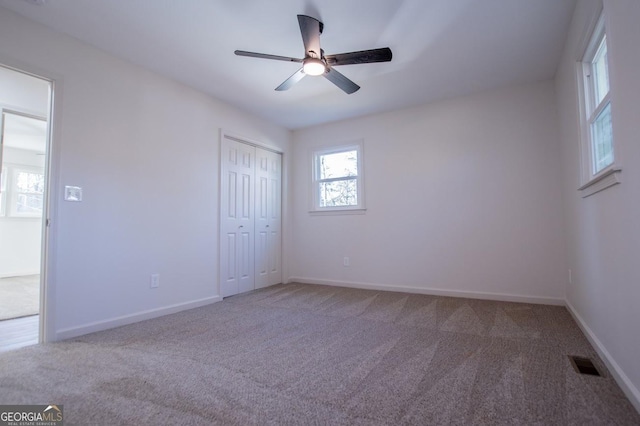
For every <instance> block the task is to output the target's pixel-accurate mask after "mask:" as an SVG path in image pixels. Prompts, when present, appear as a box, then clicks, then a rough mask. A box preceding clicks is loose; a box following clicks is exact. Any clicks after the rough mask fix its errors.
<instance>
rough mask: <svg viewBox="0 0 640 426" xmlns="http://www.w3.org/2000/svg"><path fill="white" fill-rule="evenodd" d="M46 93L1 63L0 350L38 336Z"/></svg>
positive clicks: (44, 84) (40, 83) (47, 86)
mask: <svg viewBox="0 0 640 426" xmlns="http://www.w3.org/2000/svg"><path fill="white" fill-rule="evenodd" d="M50 95H51V82H50V81H47V80H43V79H41V78H38V77H34V76H32V75H29V74H26V73H22V72H19V71H15V70H13V69H9V68H6V67H3V66H0V164H1V165H2V168H1V171H0V177H1V180H0V351H3V350H9V349H15V348H18V347H22V346H26V345H30V344H35V343H38V341H39V340H40V338H39V336H40V318H39V317H40V314H41V313H42V312H41V306H43V303H42V301H41V297H42V296H41V294H42V293H43V292H42V289H43V287H44V280H43V274H42V264H43V262H42V258H43V241H44V239H43V233H44V229H45V219H44V218H45V214H44V212H45V200H46V193H45V192H46V188H47V180H48V179H47V164H48V155H49V153H48V151H49V149H48V145H49V143H48V140H49V138H48V129H49V125H48V122H49V117H50Z"/></svg>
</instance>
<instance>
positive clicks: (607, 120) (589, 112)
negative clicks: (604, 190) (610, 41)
mask: <svg viewBox="0 0 640 426" xmlns="http://www.w3.org/2000/svg"><path fill="white" fill-rule="evenodd" d="M581 71H582V89H583V90H582V92H583V93H582V97H583V99H582V105H583V113H582V114H583V117H582V119H581V122H582V127H583V129H582V133H583V151H584V156H585V158H583V163H584V167H583V168H584V169H585V172H586V171H588V173H585V176H583V180H585V181H590V180H592V179H594V178H596V177H597V176H598V175H599V174H601V173H602V172H604V171H606V170H607V169H608V168H610V167H611V166H612V165H613V164H614V159H615V157H614V141H613V127H612V123H611V96H610V93H609V58H608V54H607V35H606V33H605V27H604V19H603V16H600V19H599V20H598V23H597V25H596V27H595V29H594V31H593V33H592V35H591V38H590V40H589V44H588V45H587V48H586V50H585V54H584V57H583V58H582V62H581ZM587 155H588V158H587Z"/></svg>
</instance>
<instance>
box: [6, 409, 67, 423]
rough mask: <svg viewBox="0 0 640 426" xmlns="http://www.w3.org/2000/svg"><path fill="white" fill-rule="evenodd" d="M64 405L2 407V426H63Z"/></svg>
mask: <svg viewBox="0 0 640 426" xmlns="http://www.w3.org/2000/svg"><path fill="white" fill-rule="evenodd" d="M63 422H64V416H63V415H62V405H0V426H63Z"/></svg>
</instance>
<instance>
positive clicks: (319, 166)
mask: <svg viewBox="0 0 640 426" xmlns="http://www.w3.org/2000/svg"><path fill="white" fill-rule="evenodd" d="M362 151H363V150H362V143H358V144H354V145H350V146H341V147H334V148H330V149H324V150H321V151H316V152H314V153H313V206H312V209H313V211H345V210H364V191H363V169H362Z"/></svg>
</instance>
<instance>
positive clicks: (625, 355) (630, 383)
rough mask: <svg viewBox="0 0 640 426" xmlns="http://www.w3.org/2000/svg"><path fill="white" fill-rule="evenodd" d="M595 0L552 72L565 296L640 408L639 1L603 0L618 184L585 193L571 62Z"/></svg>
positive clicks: (588, 0) (582, 6) (578, 19)
mask: <svg viewBox="0 0 640 426" xmlns="http://www.w3.org/2000/svg"><path fill="white" fill-rule="evenodd" d="M600 8H601V3H600V2H599V1H598V0H581V1H579V2H578V4H577V8H576V11H575V14H574V18H573V22H572V24H571V30H570V33H569V37H568V40H567V43H566V46H565V51H564V55H563V59H562V62H561V64H560V68H559V71H558V74H557V78H556V82H557V94H558V109H559V116H560V123H561V134H562V170H563V172H564V174H563V188H564V201H565V218H566V220H565V226H566V230H567V246H568V264H569V267H570V268H571V269H572V270H573V282H572V283H571V284H569V285H568V287H567V302H568V304H569V307H570V309H571V310H572V311H573V313H574V315H575V316H576V317H577V319H578V320H579V321H580V322H581V324H582V326H583V328H584V329H585V331H586V332H587V334H588V335H589V336H590V337H591V340H592V342H593V343H594V344H595V345H596V347H597V348H598V349H599V350H600V353H601V355H602V356H603V357H604V358H605V359H606V360H607V361H608V362H609V367H610V370H612V371H613V372H614V374H617V375H618V378H619V383H620V384H621V385H623V388H624V389H625V390H626V391H627V394H628V395H629V396H630V398H631V400H632V402H634V404H635V405H636V408H637V409H638V410H640V391H639V389H640V366H639V365H638V363H637V360H638V354H639V353H640V334H639V333H638V324H640V309H638V301H640V269H639V268H640V264H639V262H638V254H639V253H640V226H639V225H638V218H640V169H639V168H638V166H639V165H640V143H639V136H638V135H639V134H640V132H639V128H638V118H639V117H640V108H639V107H638V105H639V104H638V100H639V99H640V82H639V80H638V70H640V48H638V46H640V26H638V22H640V2H638V1H637V0H613V1H605V2H604V11H605V19H606V21H605V25H606V32H607V38H608V45H609V64H610V67H609V68H610V69H609V71H610V79H611V99H612V107H611V108H612V114H613V118H612V121H613V134H614V138H615V141H614V143H615V153H616V157H617V158H618V160H619V161H620V164H621V165H622V180H623V182H622V184H620V185H616V186H614V187H611V188H609V189H606V190H605V191H603V192H600V193H597V194H595V195H593V196H591V197H588V198H585V199H583V198H581V197H580V193H579V192H578V191H577V188H578V187H579V186H580V185H579V177H580V173H579V172H580V171H579V151H578V147H579V143H580V133H579V128H578V104H577V99H578V94H577V91H576V88H577V82H576V71H575V64H576V62H577V61H578V60H579V59H580V58H581V57H582V53H583V51H582V49H581V46H582V47H584V44H583V39H584V38H585V37H586V32H587V29H588V26H589V23H590V22H593V20H594V19H595V18H597V15H598V13H599V11H600Z"/></svg>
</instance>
